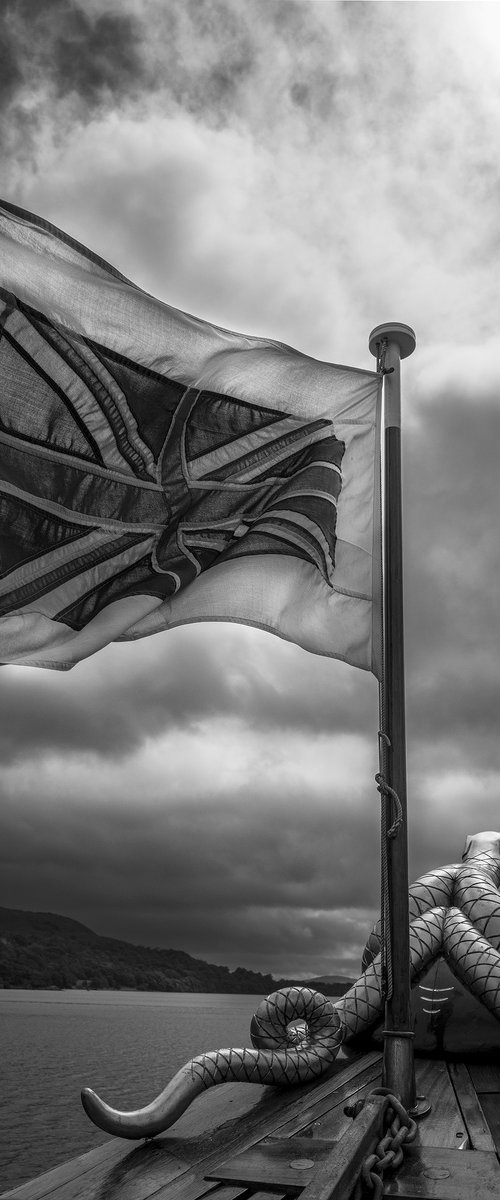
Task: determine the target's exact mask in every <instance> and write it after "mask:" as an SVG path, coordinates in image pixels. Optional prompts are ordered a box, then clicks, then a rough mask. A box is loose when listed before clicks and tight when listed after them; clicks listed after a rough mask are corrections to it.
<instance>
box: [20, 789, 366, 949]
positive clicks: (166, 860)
mask: <svg viewBox="0 0 500 1200" xmlns="http://www.w3.org/2000/svg"><path fill="white" fill-rule="evenodd" d="M41 799H42V797H40V796H38V797H33V798H32V801H31V803H30V804H28V805H27V806H25V807H24V811H23V812H22V813H21V812H20V811H19V809H18V808H17V805H16V803H15V800H13V801H12V806H11V805H10V804H7V806H6V808H5V809H4V812H3V814H2V816H1V818H0V820H1V823H2V826H3V827H4V836H3V837H2V838H1V839H0V842H1V846H2V849H1V851H0V855H1V866H2V878H3V881H4V886H3V893H2V894H3V902H4V903H6V904H9V905H11V906H13V907H16V906H20V907H24V908H31V907H32V908H37V907H39V897H40V895H43V897H44V901H43V907H44V908H45V909H52V910H54V909H55V910H56V911H57V909H58V906H60V896H61V895H64V896H65V908H64V911H65V912H66V913H67V914H70V915H74V916H77V915H78V917H79V919H81V920H84V921H86V922H87V923H89V924H90V925H91V926H93V927H94V928H96V929H97V931H98V932H102V933H107V934H109V935H113V936H117V937H123V938H125V939H127V940H135V941H138V942H143V943H147V944H157V945H163V946H177V947H180V948H184V949H187V950H189V951H190V952H192V953H195V954H198V955H200V956H202V957H207V958H211V959H213V960H215V961H217V960H218V961H225V962H226V963H229V964H230V965H233V966H236V965H238V964H242V963H251V964H252V965H255V966H256V967H258V966H259V965H260V967H261V968H262V969H265V970H271V971H272V972H273V973H274V972H278V973H279V972H280V971H281V970H282V969H283V970H285V969H286V961H287V960H288V961H290V959H291V958H293V959H294V962H295V964H296V965H295V969H296V970H299V969H300V970H306V971H307V970H309V971H312V972H314V970H319V969H320V967H319V966H318V963H321V964H324V966H323V969H325V970H326V969H327V967H328V964H329V963H330V964H331V963H332V962H336V961H337V960H338V959H339V958H342V957H343V956H344V955H345V954H346V953H352V949H351V947H352V943H353V942H354V944H355V945H356V944H357V942H358V940H359V938H360V937H362V936H363V927H364V928H365V930H366V933H367V932H368V929H369V926H370V922H371V920H372V916H373V915H374V912H375V909H376V907H377V902H378V881H377V863H376V857H375V856H374V855H373V853H372V848H373V841H374V837H376V828H375V826H376V820H372V821H367V820H366V818H364V817H363V816H362V815H361V813H360V812H359V811H358V812H353V813H351V814H350V815H351V818H352V819H351V820H350V822H349V830H348V831H346V829H345V828H342V827H341V823H340V822H339V821H338V819H337V818H336V816H335V813H334V811H333V810H334V805H331V804H329V803H328V800H327V797H326V796H324V797H322V798H321V799H320V800H319V801H318V803H317V805H316V807H313V806H312V805H309V806H305V805H304V801H303V797H302V795H300V794H297V793H294V792H293V791H291V792H290V794H288V795H287V796H286V798H285V797H283V798H282V799H281V801H280V802H279V803H278V805H277V804H276V798H275V797H273V796H272V795H271V794H266V793H262V792H259V794H255V793H254V792H253V791H252V789H251V787H250V786H248V785H247V786H244V787H241V788H240V789H239V790H238V791H237V792H236V794H235V795H234V797H232V798H231V800H230V801H227V802H226V803H221V800H220V797H219V796H218V795H217V794H215V793H213V794H209V795H208V796H205V797H204V798H203V801H201V802H194V801H191V802H189V803H188V804H187V805H183V804H175V803H174V804H171V805H169V807H168V810H163V811H162V810H159V809H158V808H156V809H155V811H154V814H153V813H152V812H151V811H148V810H147V809H146V808H144V806H142V805H141V804H140V803H138V797H133V798H132V797H130V796H124V797H123V798H122V804H121V806H120V811H119V814H117V811H116V808H113V809H111V808H109V809H108V811H106V808H107V806H106V804H104V805H103V802H102V800H101V799H99V800H98V799H97V798H95V799H94V798H92V797H85V802H84V803H82V802H81V801H82V800H83V797H80V798H78V797H77V796H75V795H73V796H72V802H71V804H67V803H65V802H64V801H62V800H59V799H55V798H54V797H53V796H52V797H51V796H46V797H45V800H44V803H43V811H42V807H41V804H40V801H41ZM338 800H339V798H337V804H338ZM374 817H375V814H374ZM359 861H363V862H364V863H365V864H366V867H365V868H364V870H363V875H362V878H360V877H359V872H358V871H357V870H356V864H357V863H359ZM352 907H354V908H355V909H356V910H362V915H361V917H359V914H358V916H356V913H354V914H353V915H352V917H349V916H348V915H346V914H345V912H344V910H345V909H348V908H352ZM359 922H361V933H360V929H359V928H358V924H359ZM346 947H348V949H347V950H346ZM302 964H303V965H302ZM315 964H316V965H315Z"/></svg>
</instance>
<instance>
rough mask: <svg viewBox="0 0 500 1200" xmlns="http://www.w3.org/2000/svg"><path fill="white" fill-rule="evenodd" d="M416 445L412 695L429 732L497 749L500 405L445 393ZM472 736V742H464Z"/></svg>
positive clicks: (409, 600)
mask: <svg viewBox="0 0 500 1200" xmlns="http://www.w3.org/2000/svg"><path fill="white" fill-rule="evenodd" d="M417 422H418V423H417V425H416V427H414V428H413V430H412V432H411V437H408V450H407V455H406V487H405V492H406V506H405V528H406V538H405V550H406V556H405V557H406V608H407V634H408V682H409V686H408V705H409V713H410V720H411V721H412V722H413V723H414V729H415V732H416V733H418V734H419V735H420V736H423V737H428V736H432V738H433V739H436V738H439V737H443V738H445V739H447V738H450V739H454V740H455V741H456V742H457V741H458V742H459V743H462V740H463V739H466V741H467V743H468V744H469V747H470V748H471V749H472V747H473V746H474V744H476V747H477V752H478V753H477V757H478V760H479V761H482V762H483V763H484V741H485V739H486V740H487V739H488V738H490V754H492V753H494V756H495V758H496V752H497V747H496V739H495V729H496V727H497V721H498V711H499V703H500V669H499V668H500V646H499V632H500V629H499V615H498V590H499V583H500V544H499V540H498V513H499V510H500V479H499V473H498V445H499V444H500V410H499V408H498V402H497V398H496V396H491V398H489V399H486V400H485V399H484V398H483V399H482V400H481V401H480V402H479V403H477V405H471V404H470V402H469V403H467V402H466V401H465V400H464V399H463V398H462V397H460V396H459V395H456V394H455V395H447V396H440V395H436V396H434V397H433V398H432V403H430V402H429V403H428V404H425V405H423V406H422V408H421V409H420V411H419V414H418V419H417ZM462 744H463V743H462Z"/></svg>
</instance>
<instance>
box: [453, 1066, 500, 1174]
mask: <svg viewBox="0 0 500 1200" xmlns="http://www.w3.org/2000/svg"><path fill="white" fill-rule="evenodd" d="M448 1070H449V1073H450V1079H451V1082H452V1085H453V1088H454V1090H455V1094H456V1097H457V1100H458V1103H459V1106H460V1111H461V1113H462V1116H463V1118H464V1122H465V1127H466V1129H467V1134H468V1137H469V1145H470V1147H471V1149H472V1150H489V1151H490V1153H491V1152H492V1151H493V1153H495V1143H494V1141H493V1138H492V1136H491V1133H490V1131H489V1128H488V1122H487V1120H486V1117H485V1115H484V1112H483V1109H482V1107H481V1103H480V1101H479V1098H478V1096H477V1094H476V1091H475V1088H474V1085H473V1083H472V1079H471V1077H470V1075H469V1072H468V1070H467V1067H466V1065H465V1063H463V1062H452V1063H449V1064H448Z"/></svg>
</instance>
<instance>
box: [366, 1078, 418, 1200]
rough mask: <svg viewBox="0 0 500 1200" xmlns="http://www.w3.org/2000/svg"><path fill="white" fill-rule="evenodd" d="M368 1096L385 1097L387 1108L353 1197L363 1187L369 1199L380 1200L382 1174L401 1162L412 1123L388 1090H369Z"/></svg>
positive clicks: (414, 1130)
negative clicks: (377, 1138)
mask: <svg viewBox="0 0 500 1200" xmlns="http://www.w3.org/2000/svg"><path fill="white" fill-rule="evenodd" d="M370 1095H372V1096H388V1099H389V1105H388V1107H387V1109H386V1112H385V1117H384V1123H385V1133H384V1134H383V1136H382V1137H381V1138H380V1141H379V1142H377V1145H376V1146H375V1149H374V1151H373V1153H372V1154H369V1155H368V1157H367V1158H365V1161H364V1163H363V1166H362V1168H361V1176H360V1180H359V1183H358V1186H357V1187H356V1191H355V1198H356V1200H358V1198H360V1197H361V1196H362V1195H363V1194H366V1193H365V1192H364V1188H363V1184H364V1187H365V1188H368V1189H369V1190H370V1196H371V1197H372V1198H373V1200H380V1197H381V1196H383V1194H384V1182H383V1178H382V1176H383V1173H384V1171H386V1170H387V1169H388V1168H391V1169H392V1170H393V1171H397V1169H398V1167H400V1166H401V1163H402V1162H403V1148H404V1146H407V1145H409V1143H410V1142H413V1141H414V1139H415V1137H416V1135H417V1126H416V1123H415V1121H413V1120H412V1118H411V1117H410V1116H409V1114H408V1113H407V1111H406V1109H405V1108H403V1105H402V1104H401V1101H400V1100H398V1097H397V1096H394V1095H393V1094H392V1092H390V1091H389V1089H388V1088H382V1087H380V1088H373V1091H372V1092H371V1093H370Z"/></svg>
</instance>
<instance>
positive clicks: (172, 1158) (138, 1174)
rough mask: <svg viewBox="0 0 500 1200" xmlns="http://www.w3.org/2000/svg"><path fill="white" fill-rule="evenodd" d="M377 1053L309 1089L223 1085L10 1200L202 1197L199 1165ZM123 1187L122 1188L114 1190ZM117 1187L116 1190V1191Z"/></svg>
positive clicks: (271, 1124)
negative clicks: (155, 1129) (171, 1118)
mask: <svg viewBox="0 0 500 1200" xmlns="http://www.w3.org/2000/svg"><path fill="white" fill-rule="evenodd" d="M380 1058H381V1056H380V1053H379V1052H378V1051H374V1052H370V1053H369V1054H367V1055H364V1056H363V1057H361V1058H359V1059H356V1060H354V1061H351V1062H348V1063H347V1065H346V1061H345V1059H344V1060H343V1061H342V1060H341V1059H339V1060H337V1063H336V1064H335V1066H334V1069H333V1071H332V1072H330V1074H329V1076H328V1078H325V1079H323V1080H320V1081H316V1082H312V1083H311V1084H307V1085H305V1086H303V1087H295V1088H287V1089H284V1088H277V1087H264V1086H260V1085H255V1084H252V1085H251V1086H250V1085H248V1084H221V1085H220V1086H219V1087H217V1088H213V1089H212V1088H211V1089H209V1090H207V1091H206V1092H205V1093H203V1094H202V1095H201V1096H200V1097H198V1099H197V1100H196V1101H195V1103H194V1104H193V1105H192V1107H191V1108H190V1109H189V1110H188V1111H187V1112H186V1113H184V1114H183V1116H182V1117H181V1118H180V1119H179V1121H177V1122H176V1124H175V1126H174V1128H173V1130H172V1131H170V1130H168V1131H167V1132H166V1133H165V1134H164V1135H162V1136H161V1137H158V1138H155V1139H154V1140H153V1141H150V1142H147V1143H145V1142H138V1143H130V1142H127V1141H122V1140H121V1139H112V1141H110V1142H107V1143H106V1144H105V1146H102V1147H99V1149H98V1150H92V1151H89V1152H88V1153H87V1154H86V1155H83V1156H80V1157H79V1158H76V1159H73V1160H71V1161H70V1162H68V1163H64V1164H62V1165H61V1166H60V1167H56V1168H54V1170H52V1171H50V1172H47V1173H46V1174H45V1175H42V1176H40V1177H39V1178H38V1179H36V1180H31V1181H29V1182H28V1183H25V1184H22V1185H21V1186H20V1187H19V1188H16V1189H14V1191H13V1192H10V1193H7V1195H5V1196H4V1197H3V1198H2V1200H7V1196H9V1197H12V1200H49V1197H54V1200H94V1198H95V1200H101V1198H102V1196H104V1195H108V1193H109V1195H113V1196H114V1195H115V1194H116V1195H119V1196H120V1200H128V1197H130V1200H149V1197H150V1196H151V1195H155V1194H156V1192H157V1191H158V1188H159V1187H160V1186H161V1185H163V1187H162V1191H163V1192H164V1193H165V1185H166V1190H167V1192H168V1195H169V1197H170V1193H171V1191H172V1188H174V1191H175V1192H176V1194H177V1195H181V1194H182V1192H183V1187H184V1184H183V1183H182V1181H181V1182H180V1183H179V1184H178V1185H175V1184H174V1182H173V1181H174V1180H176V1179H177V1178H178V1177H181V1176H186V1188H187V1189H189V1188H190V1187H192V1188H193V1189H194V1192H195V1194H196V1196H202V1195H203V1194H204V1192H207V1191H208V1190H211V1188H212V1185H210V1184H208V1183H206V1182H205V1183H204V1182H203V1178H202V1175H201V1172H200V1170H198V1166H199V1165H200V1164H203V1163H204V1162H205V1161H206V1162H207V1165H210V1164H212V1163H213V1162H215V1161H217V1159H219V1158H220V1157H221V1152H224V1155H225V1156H227V1153H228V1151H229V1150H231V1148H234V1149H235V1150H236V1149H240V1147H241V1148H243V1147H244V1146H246V1145H251V1144H252V1142H254V1141H257V1140H258V1139H259V1137H264V1136H266V1134H268V1133H272V1132H273V1129H274V1128H275V1127H276V1126H277V1125H278V1126H279V1125H280V1124H282V1123H283V1122H284V1121H286V1120H287V1119H288V1118H289V1117H293V1116H294V1115H295V1114H298V1113H300V1111H301V1109H302V1106H303V1105H304V1103H307V1101H308V1097H311V1096H312V1095H314V1099H319V1100H321V1099H322V1098H325V1097H328V1096H329V1095H331V1093H335V1091H336V1089H337V1088H340V1090H341V1091H342V1090H343V1089H345V1088H346V1087H347V1089H349V1085H350V1084H351V1082H352V1081H353V1080H355V1079H356V1078H357V1076H358V1075H359V1074H360V1073H361V1074H362V1073H363V1071H364V1070H365V1069H366V1068H370V1067H371V1066H373V1064H374V1063H376V1062H380ZM118 1186H119V1187H120V1189H121V1190H120V1192H119V1193H117V1192H116V1188H117V1187H118ZM113 1188H114V1189H115V1191H114V1192H113V1191H112V1189H113Z"/></svg>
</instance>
